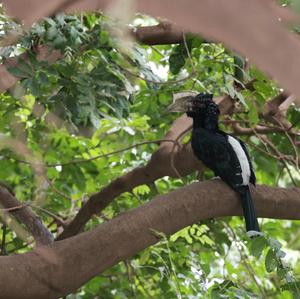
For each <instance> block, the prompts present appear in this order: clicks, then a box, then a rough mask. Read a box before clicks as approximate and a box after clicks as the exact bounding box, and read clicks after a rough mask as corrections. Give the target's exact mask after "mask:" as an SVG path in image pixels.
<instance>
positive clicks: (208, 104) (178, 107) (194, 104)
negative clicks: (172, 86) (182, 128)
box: [167, 92, 220, 117]
mask: <svg viewBox="0 0 300 299" xmlns="http://www.w3.org/2000/svg"><path fill="white" fill-rule="evenodd" d="M212 98H213V95H212V94H209V93H199V94H197V93H195V92H182V93H177V94H175V95H174V98H173V103H172V104H171V105H170V106H169V107H168V108H167V111H168V112H181V111H182V112H186V114H187V115H188V116H189V117H204V116H208V115H211V116H215V117H218V115H219V114H220V110H219V108H218V105H217V104H216V103H215V102H214V101H213V100H212Z"/></svg>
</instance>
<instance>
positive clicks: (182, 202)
mask: <svg viewBox="0 0 300 299" xmlns="http://www.w3.org/2000/svg"><path fill="white" fill-rule="evenodd" d="M252 192H253V198H254V201H255V205H256V209H257V213H258V215H259V216H260V217H268V218H277V219H299V218H300V189H296V188H293V189H283V188H272V187H267V186H258V187H257V188H256V189H255V190H252ZM241 214H242V209H241V206H240V203H239V200H238V197H237V195H236V194H235V193H234V192H233V191H232V190H231V189H230V188H229V187H228V186H227V185H225V184H224V183H223V182H221V181H219V180H212V181H206V182H199V183H194V184H191V185H189V186H186V187H183V188H181V189H179V190H176V191H174V192H171V193H169V194H166V195H162V196H157V197H155V198H154V199H153V200H151V201H150V202H148V203H146V204H144V205H142V206H140V207H138V208H136V209H133V210H130V211H128V212H126V213H123V214H121V215H119V216H117V217H116V218H114V219H112V220H110V221H108V222H105V223H104V224H102V225H99V226H98V227H96V228H95V229H92V230H90V231H88V232H85V233H82V234H79V235H77V236H75V237H72V238H68V239H65V240H63V241H58V242H54V243H53V244H52V245H50V246H42V247H38V248H37V249H35V250H33V251H32V252H30V253H26V254H21V255H14V256H8V257H0V288H1V298H5V299H19V298H23V299H27V298H28V299H40V298H45V299H47V298H49V299H50V298H51V299H52V298H59V297H61V296H64V295H66V294H68V293H70V292H73V291H75V290H76V289H77V288H78V287H80V286H81V285H83V284H84V283H85V282H86V281H88V280H89V279H91V278H92V277H93V276H95V275H97V274H99V273H101V272H102V271H104V270H105V269H107V268H109V267H111V266H113V265H115V264H117V263H118V262H119V261H122V260H124V259H126V258H129V257H131V256H132V255H134V254H136V253H137V252H139V251H140V250H142V249H144V248H146V247H148V246H150V245H151V244H154V243H156V242H157V241H158V238H157V236H156V235H155V234H153V231H151V230H153V229H154V230H156V231H158V232H163V233H165V234H167V235H170V234H172V233H175V232H176V231H178V230H180V229H182V228H183V227H185V226H188V225H191V224H193V223H197V222H198V221H200V220H203V219H207V218H212V217H224V216H232V215H241ZM29 282H30V283H29Z"/></svg>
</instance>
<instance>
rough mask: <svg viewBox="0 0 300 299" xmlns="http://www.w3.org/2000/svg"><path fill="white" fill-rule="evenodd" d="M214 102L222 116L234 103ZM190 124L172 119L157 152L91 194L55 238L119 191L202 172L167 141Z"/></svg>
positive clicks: (185, 151) (187, 153)
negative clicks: (140, 165) (143, 162)
mask: <svg viewBox="0 0 300 299" xmlns="http://www.w3.org/2000/svg"><path fill="white" fill-rule="evenodd" d="M251 82H252V81H251ZM251 82H249V83H248V85H247V84H246V87H249V86H250V85H251V84H252V83H251ZM215 101H216V103H217V104H218V105H219V107H220V111H221V113H222V114H226V113H231V112H232V111H233V108H234V102H233V99H232V98H230V96H228V95H227V96H225V97H217V98H216V99H215ZM191 125H192V120H191V118H188V117H187V116H186V115H182V116H180V117H179V118H178V119H176V120H175V121H174V123H173V124H172V126H171V128H170V130H169V132H168V133H167V134H166V136H165V138H164V139H166V140H168V142H162V143H161V144H160V146H159V148H158V150H157V151H156V152H154V153H153V154H152V156H151V159H150V161H149V162H148V163H147V165H146V166H143V167H138V168H135V169H133V170H132V171H130V172H129V173H127V174H125V175H123V176H121V177H119V178H117V179H116V180H114V181H112V182H111V183H110V184H109V185H108V186H106V187H105V188H104V189H102V190H101V191H99V192H98V193H96V194H94V195H92V196H91V197H90V198H89V200H88V201H87V203H86V204H85V205H84V206H83V207H82V208H81V209H80V210H79V212H78V213H77V215H76V216H75V218H74V219H73V220H72V221H71V222H70V224H69V225H68V226H67V227H66V228H65V229H64V231H63V232H62V234H61V235H60V236H58V240H62V239H65V238H68V237H71V236H74V235H76V234H77V233H78V232H80V231H81V230H82V229H83V227H84V225H85V224H86V223H87V222H88V220H89V219H90V218H91V217H92V216H93V215H94V214H96V213H98V212H100V211H101V210H103V209H104V208H105V207H106V206H107V205H108V204H109V203H110V202H112V201H113V199H114V198H116V197H117V196H119V195H120V194H122V193H123V192H128V191H131V190H132V189H133V188H135V187H137V186H139V185H142V184H149V183H152V182H154V181H155V180H157V179H159V178H161V177H164V176H170V177H183V176H186V175H188V174H190V173H191V172H193V171H195V170H199V171H202V170H203V168H204V166H203V164H202V163H201V162H199V160H198V159H197V158H196V157H195V156H194V154H193V151H192V148H191V146H190V144H185V145H183V146H181V147H180V148H178V147H177V148H176V149H175V150H174V147H173V143H170V142H169V141H170V140H174V141H176V142H177V138H178V137H180V136H181V134H182V133H183V132H185V131H186V130H187V129H188V128H189V127H191Z"/></svg>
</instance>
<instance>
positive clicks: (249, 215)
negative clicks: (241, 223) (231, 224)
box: [238, 186, 260, 232]
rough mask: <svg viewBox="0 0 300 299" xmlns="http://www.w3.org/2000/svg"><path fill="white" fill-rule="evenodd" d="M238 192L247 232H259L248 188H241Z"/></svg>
mask: <svg viewBox="0 0 300 299" xmlns="http://www.w3.org/2000/svg"><path fill="white" fill-rule="evenodd" d="M238 192H239V194H240V197H241V202H242V207H243V211H244V217H245V221H246V229H247V231H249V230H254V231H257V232H259V231H260V230H259V226H258V222H257V217H256V212H255V207H254V205H253V201H252V197H251V193H250V189H249V186H243V187H242V188H240V189H239V190H238Z"/></svg>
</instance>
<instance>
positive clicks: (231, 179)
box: [181, 94, 259, 231]
mask: <svg viewBox="0 0 300 299" xmlns="http://www.w3.org/2000/svg"><path fill="white" fill-rule="evenodd" d="M181 105H182V103H181ZM184 110H185V111H186V113H187V115H188V116H189V117H191V118H193V130H192V148H193V151H194V154H195V155H196V157H197V158H198V159H200V160H201V161H202V162H203V163H204V164H205V165H206V166H207V167H209V168H210V169H212V170H213V171H214V173H215V175H216V176H219V177H221V179H222V180H223V181H224V182H226V183H227V184H228V185H229V186H230V187H231V188H232V189H234V190H235V191H236V192H237V193H239V194H240V198H241V203H242V207H243V212H244V217H245V221H246V229H247V231H259V226H258V222H257V218H256V213H255V208H254V205H253V201H252V198H251V193H250V189H249V184H250V183H251V184H253V185H255V181H256V178H255V173H254V171H253V167H252V163H251V161H250V158H249V154H248V151H247V148H246V146H245V144H244V143H243V142H242V141H241V140H240V139H238V138H236V137H234V136H231V135H230V134H227V133H225V132H223V131H221V130H220V129H219V127H218V117H219V113H220V111H219V108H218V106H217V105H216V104H215V103H214V102H213V100H212V95H211V94H198V95H196V96H194V97H188V100H186V101H185V102H184Z"/></svg>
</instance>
